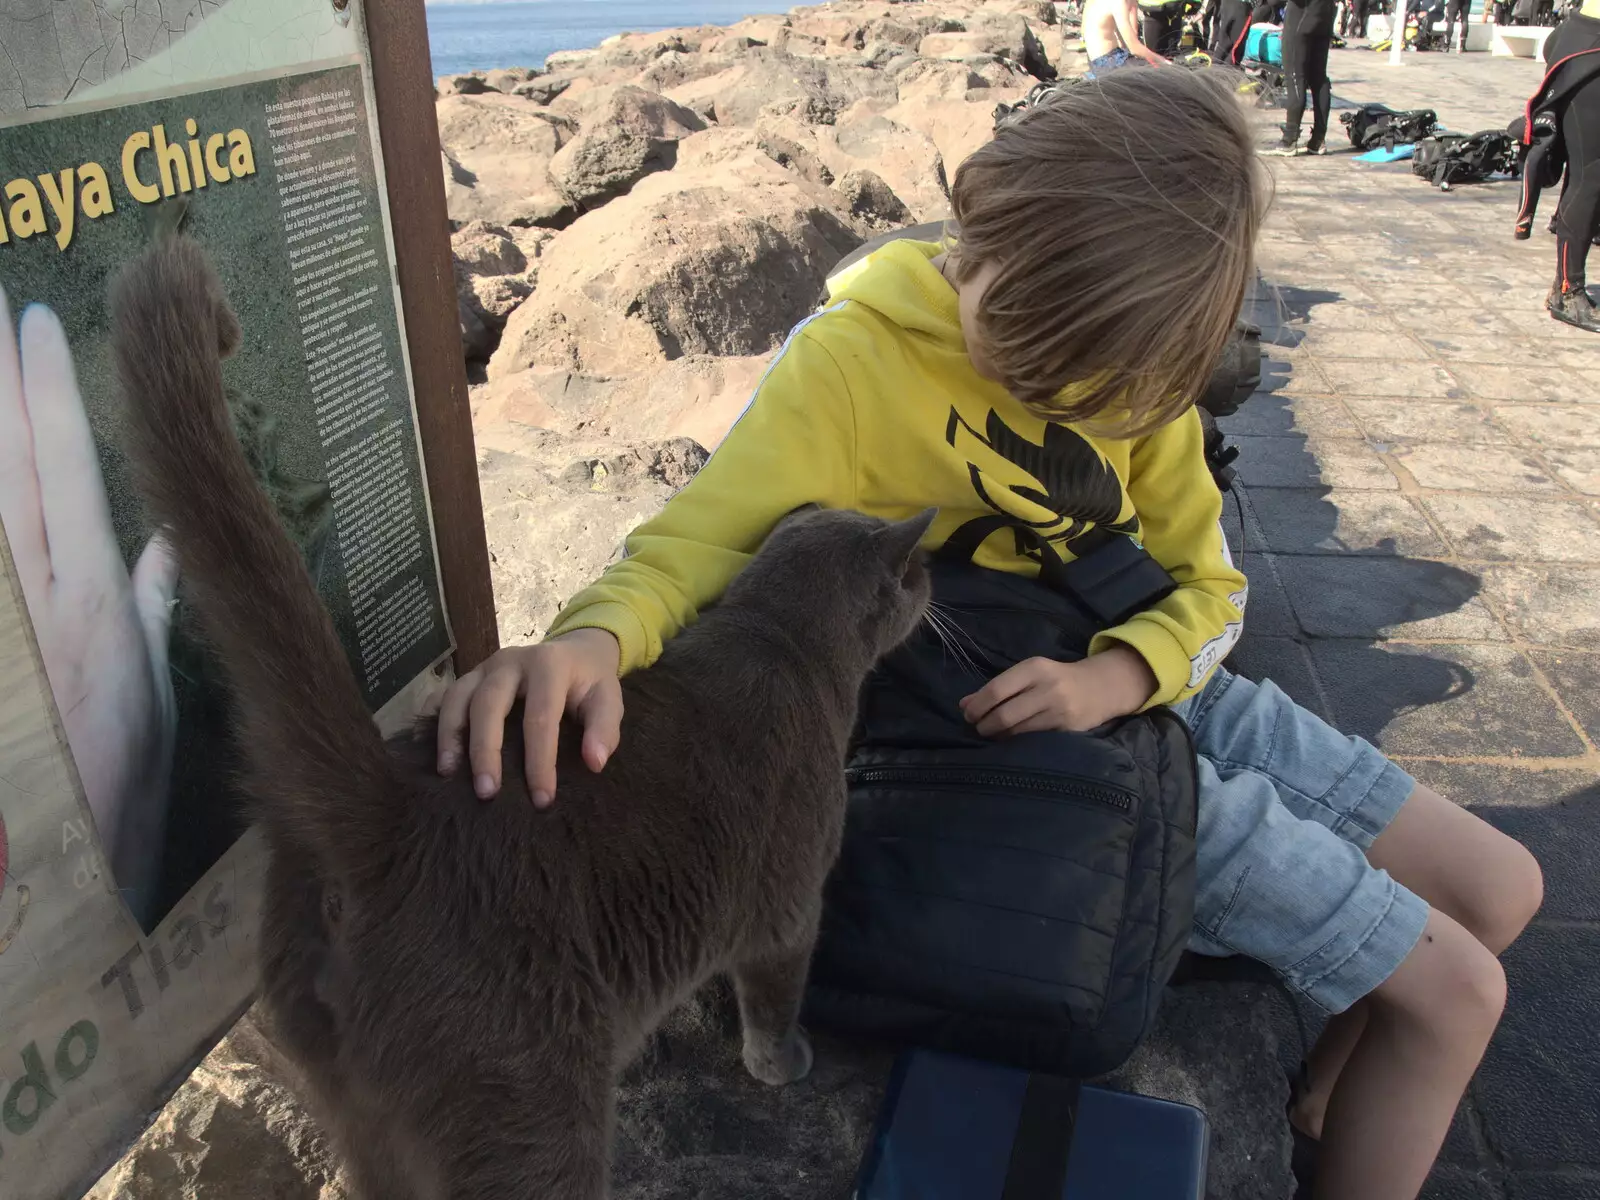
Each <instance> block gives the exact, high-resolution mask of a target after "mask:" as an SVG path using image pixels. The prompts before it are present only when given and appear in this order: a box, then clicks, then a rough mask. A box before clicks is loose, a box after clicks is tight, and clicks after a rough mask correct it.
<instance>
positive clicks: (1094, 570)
mask: <svg viewBox="0 0 1600 1200" xmlns="http://www.w3.org/2000/svg"><path fill="white" fill-rule="evenodd" d="M1002 529H1010V530H1012V531H1013V532H1014V534H1015V535H1016V538H1017V542H1018V549H1019V550H1021V549H1023V548H1024V547H1026V548H1027V549H1029V550H1031V551H1032V552H1033V554H1034V556H1035V557H1036V558H1037V559H1038V562H1039V580H1040V582H1042V583H1043V584H1045V585H1046V586H1047V587H1049V588H1050V589H1051V590H1053V591H1055V592H1058V593H1060V594H1061V595H1063V596H1065V597H1066V598H1067V599H1068V600H1070V601H1072V603H1073V605H1074V606H1075V607H1077V608H1078V609H1079V610H1080V611H1081V612H1083V614H1084V615H1085V616H1087V617H1089V618H1090V619H1091V620H1093V621H1094V622H1095V624H1096V625H1097V626H1098V627H1099V628H1101V629H1109V628H1111V627H1112V626H1114V625H1120V624H1122V623H1123V622H1124V621H1126V620H1127V619H1128V618H1129V617H1131V616H1133V615H1134V613H1138V612H1143V611H1144V610H1145V609H1147V608H1150V607H1151V606H1152V605H1155V604H1158V603H1160V602H1161V601H1162V600H1164V599H1166V598H1167V597H1168V596H1170V595H1171V594H1172V593H1173V592H1174V591H1175V590H1176V589H1177V586H1178V583H1177V580H1175V579H1173V578H1172V576H1171V574H1170V573H1168V571H1167V569H1166V568H1165V567H1163V566H1162V565H1161V564H1160V563H1158V562H1157V561H1156V560H1155V559H1154V558H1152V557H1150V552H1149V551H1148V550H1146V549H1145V548H1144V547H1143V546H1141V545H1139V543H1138V542H1136V541H1134V540H1133V539H1132V538H1131V537H1129V536H1128V535H1127V534H1123V533H1115V532H1113V531H1111V530H1109V529H1106V528H1105V527H1104V526H1097V527H1095V528H1094V529H1091V530H1089V531H1088V532H1087V533H1084V534H1082V535H1080V536H1079V537H1076V538H1074V539H1073V540H1072V550H1073V553H1074V555H1075V557H1074V558H1073V559H1072V560H1071V561H1070V562H1068V561H1065V560H1063V559H1062V557H1061V555H1060V554H1059V553H1058V552H1057V551H1056V548H1055V547H1054V546H1053V545H1051V544H1050V543H1049V542H1048V541H1047V540H1046V539H1045V538H1044V537H1043V536H1042V535H1041V534H1040V533H1039V531H1038V530H1037V529H1034V528H1033V527H1032V526H1029V525H1024V524H1022V523H1020V522H1018V521H1016V520H1014V519H1013V518H1011V517H1006V516H1001V515H999V514H996V515H994V516H991V517H983V518H980V519H979V520H976V521H968V522H967V523H966V524H965V525H963V526H961V528H959V529H957V530H956V531H955V532H954V533H953V534H951V536H950V538H949V539H948V540H947V541H946V542H945V544H944V545H943V546H941V547H940V548H939V549H938V550H937V551H936V552H935V555H936V557H940V558H944V559H947V560H953V561H958V562H972V561H973V557H974V555H975V554H976V553H977V550H978V547H979V546H981V545H983V543H984V542H986V541H987V540H988V539H989V538H990V537H992V536H993V535H994V534H996V533H998V532H999V531H1000V530H1002Z"/></svg>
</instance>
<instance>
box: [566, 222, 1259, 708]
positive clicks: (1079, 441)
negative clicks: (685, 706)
mask: <svg viewBox="0 0 1600 1200" xmlns="http://www.w3.org/2000/svg"><path fill="white" fill-rule="evenodd" d="M940 249H941V248H940V247H939V246H938V245H937V244H934V243H919V242H910V241H906V240H901V241H896V242H890V243H889V244H887V245H886V246H884V247H883V248H882V249H880V250H877V251H875V252H874V253H873V254H871V255H869V256H868V257H866V258H864V259H862V260H861V261H860V262H858V263H856V264H855V265H854V266H852V267H851V268H850V269H849V270H847V271H845V272H843V273H841V275H839V276H838V277H836V278H835V279H834V280H833V281H832V283H831V285H830V292H829V301H830V302H829V305H828V306H827V307H826V308H824V309H823V310H822V311H820V312H818V313H816V314H815V315H813V316H811V317H809V318H807V319H806V320H805V321H803V322H801V323H800V325H798V326H796V328H795V329H794V331H793V332H792V333H791V334H790V335H789V340H788V341H787V342H786V343H784V346H783V348H782V349H781V350H780V351H779V352H778V354H777V357H775V358H774V359H773V360H772V363H771V365H770V366H769V367H768V368H767V372H766V374H765V376H763V378H762V380H761V382H760V384H759V385H758V386H757V388H756V392H755V395H754V396H753V397H752V399H751V401H750V405H749V407H748V408H747V409H746V410H745V413H744V415H743V416H742V417H741V418H740V419H739V421H738V422H737V423H736V424H735V425H734V427H733V429H732V430H731V431H730V432H729V433H728V436H727V438H726V440H724V441H723V443H722V445H721V446H720V448H718V450H717V452H716V453H715V454H714V455H713V456H712V457H711V460H710V462H708V463H707V464H706V465H705V467H704V468H703V469H702V470H701V472H700V474H699V475H698V476H696V477H695V479H694V480H693V481H692V482H691V483H690V484H689V485H688V486H687V487H685V488H684V489H683V490H682V491H681V492H679V493H678V494H677V495H676V496H674V497H673V498H672V499H671V500H670V501H669V502H668V503H667V506H666V507H665V508H664V509H663V510H662V512H661V514H660V515H659V516H658V517H656V518H655V519H654V520H652V521H649V522H647V523H646V524H644V525H642V526H640V527H639V529H638V530H636V531H635V532H634V534H633V536H632V537H630V538H629V539H628V544H627V557H626V558H624V559H623V560H622V561H621V562H619V563H617V564H616V565H615V566H613V567H611V569H610V570H608V571H607V572H606V573H605V574H604V576H602V577H601V578H600V579H599V580H598V581H597V582H596V583H595V584H594V585H593V586H591V587H589V588H586V589H585V590H584V591H582V592H580V593H579V594H578V595H577V596H575V597H574V598H573V599H572V601H571V602H570V603H569V604H568V605H567V607H566V608H565V609H564V610H563V611H562V613H561V615H560V616H559V617H558V618H557V619H556V622H555V624H554V625H553V626H552V627H551V630H550V636H552V637H554V636H556V635H557V634H560V633H566V632H568V631H570V630H573V629H580V628H599V629H605V630H609V631H610V632H611V633H613V634H615V635H616V638H617V640H618V642H620V643H621V645H622V670H623V671H624V672H628V671H632V670H636V669H638V668H640V667H644V666H648V665H649V664H650V663H652V662H654V661H655V660H656V658H657V657H658V656H659V655H660V654H661V647H662V643H663V642H664V641H665V640H666V639H667V638H670V637H672V636H673V634H675V633H676V632H677V631H678V630H680V629H682V628H683V627H684V626H685V625H687V624H689V623H690V622H692V621H693V620H694V619H695V617H696V614H697V613H698V612H699V611H700V609H702V608H704V607H705V606H706V605H709V604H712V603H713V602H715V601H716V600H717V598H718V597H719V596H720V595H721V594H722V591H723V589H724V588H725V587H726V586H727V584H728V581H729V580H730V579H732V578H733V576H734V575H735V574H736V573H737V572H738V571H739V569H740V568H741V567H742V566H743V565H744V564H745V562H746V561H747V560H748V559H749V557H750V555H751V554H753V553H754V552H755V550H756V549H757V548H758V547H759V546H760V545H761V542H762V540H763V539H764V538H765V537H766V535H767V534H768V533H769V532H770V531H771V529H772V527H773V526H774V525H775V524H777V522H778V520H779V519H780V518H782V517H783V516H784V514H786V513H788V512H790V511H792V510H793V509H795V508H797V507H799V506H800V505H802V504H805V503H807V502H815V503H818V504H821V505H823V506H824V507H827V508H853V509H857V510H859V511H861V512H866V513H872V514H874V515H878V516H883V517H887V518H891V519H900V518H904V517H909V516H911V515H913V514H915V513H917V512H920V511H922V510H923V509H925V508H928V507H930V506H934V505H937V506H938V508H939V517H938V520H937V521H935V522H934V525H933V527H932V528H931V529H930V530H929V531H928V535H927V537H926V539H925V540H924V543H923V545H924V548H925V549H933V548H935V547H937V546H940V545H942V544H943V543H944V542H945V540H946V539H947V538H948V537H950V536H951V535H952V534H953V533H954V532H955V531H956V530H958V529H960V528H961V527H962V526H963V525H966V524H967V523H968V522H969V521H980V520H983V519H985V518H992V517H993V516H995V515H996V514H1007V515H1010V516H1012V517H1015V518H1017V519H1019V520H1020V521H1023V522H1026V523H1028V524H1030V525H1032V526H1033V527H1034V528H1035V529H1037V530H1038V531H1039V532H1040V533H1041V534H1042V535H1043V536H1045V537H1046V538H1047V539H1048V540H1049V541H1050V543H1051V544H1052V545H1053V546H1054V547H1055V548H1056V549H1057V551H1058V552H1059V553H1060V554H1061V556H1062V557H1063V558H1065V559H1070V558H1072V557H1073V554H1072V541H1073V539H1074V538H1076V537H1078V536H1079V535H1081V534H1082V533H1084V532H1085V531H1086V530H1088V529H1091V528H1094V527H1095V526H1096V525H1101V524H1105V525H1108V526H1109V527H1110V528H1112V529H1114V530H1117V531H1120V532H1124V533H1127V534H1129V535H1130V536H1133V537H1134V538H1135V539H1136V540H1138V541H1140V542H1142V544H1143V545H1144V546H1145V548H1146V549H1147V550H1148V551H1149V552H1150V553H1151V555H1153V556H1154V557H1155V559H1156V560H1157V561H1158V562H1160V563H1161V565H1162V566H1164V567H1166V569H1167V570H1168V571H1169V572H1170V573H1171V574H1172V576H1173V578H1174V579H1176V580H1177V582H1178V585H1179V586H1178V588H1177V590H1176V591H1175V592H1173V593H1172V594H1171V595H1170V596H1168V597H1167V598H1166V599H1165V600H1163V601H1161V603H1159V604H1157V605H1156V606H1155V607H1153V608H1150V609H1148V610H1146V611H1144V612H1141V613H1139V614H1137V615H1136V616H1134V617H1133V618H1132V619H1130V620H1129V621H1127V622H1126V623H1124V624H1122V625H1119V626H1117V627H1116V628H1114V629H1109V630H1107V631H1105V632H1104V633H1102V634H1100V635H1099V636H1098V637H1097V638H1096V639H1095V642H1094V644H1093V646H1092V647H1091V650H1092V651H1094V652H1098V651H1099V650H1102V649H1104V648H1105V647H1106V646H1107V645H1108V644H1110V643H1112V642H1121V643H1125V644H1127V645H1129V646H1131V647H1133V648H1134V649H1135V650H1137V651H1138V652H1139V653H1140V654H1141V655H1142V656H1143V657H1144V658H1145V660H1146V661H1147V662H1148V663H1149V664H1150V666H1151V669H1152V670H1153V671H1154V672H1155V676H1156V679H1157V681H1158V686H1157V689H1156V694H1155V697H1154V698H1153V699H1152V701H1151V703H1152V704H1168V703H1172V702H1174V701H1177V700H1179V699H1181V698H1182V697H1184V696H1186V695H1189V694H1190V693H1192V692H1193V691H1195V690H1196V689H1197V688H1199V687H1200V686H1201V685H1202V684H1203V683H1204V682H1205V681H1206V679H1207V678H1208V677H1209V675H1210V674H1211V672H1212V669H1213V668H1214V667H1215V666H1216V665H1217V664H1218V663H1219V662H1221V661H1222V659H1223V658H1224V657H1225V656H1226V654H1227V653H1228V651H1229V650H1230V649H1231V648H1232V646H1233V644H1234V642H1235V641H1237V640H1238V637H1239V630H1240V626H1241V623H1242V620H1243V613H1244V605H1245V596H1246V585H1245V580H1244V576H1243V575H1241V574H1240V573H1239V572H1238V571H1236V570H1235V569H1234V567H1233V564H1232V562H1231V561H1230V559H1229V555H1228V549H1227V544H1226V542H1225V541H1224V540H1223V537H1222V530H1221V525H1220V523H1219V522H1220V517H1221V512H1222V498H1221V496H1220V495H1219V494H1218V492H1217V489H1216V487H1215V485H1214V484H1213V483H1212V482H1211V479H1210V476H1209V474H1208V472H1207V469H1206V465H1205V460H1204V455H1203V451H1202V434H1201V429H1200V420H1199V417H1198V415H1197V414H1195V413H1194V412H1193V411H1190V412H1187V413H1185V414H1184V415H1183V416H1182V417H1181V418H1179V419H1178V420H1176V421H1174V422H1172V423H1171V424H1169V425H1167V426H1165V427H1163V428H1162V429H1160V430H1158V431H1157V432H1155V433H1153V434H1151V435H1149V436H1147V437H1142V438H1135V439H1111V438H1097V437H1095V436H1093V435H1091V434H1089V433H1088V432H1086V431H1084V430H1083V429H1081V428H1077V427H1074V426H1070V425H1061V424H1056V423H1052V422H1047V421H1043V420H1041V419H1039V418H1038V417H1035V416H1032V415H1030V414H1029V413H1028V411H1027V410H1026V409H1024V408H1023V407H1022V405H1021V404H1020V403H1018V402H1017V401H1016V400H1015V399H1014V398H1013V397H1012V396H1011V394H1010V393H1009V392H1007V391H1006V390H1005V389H1004V388H1003V387H1001V386H1000V385H999V384H996V383H992V382H990V381H988V380H986V379H984V378H982V377H981V376H979V375H978V374H977V373H976V372H975V371H974V370H973V368H972V364H971V362H970V361H969V359H968V358H967V354H966V349H965V344H964V341H963V339H962V334H961V321H960V315H959V311H958V307H957V296H956V292H955V289H953V288H952V287H951V286H950V285H949V284H948V283H947V282H945V279H944V277H943V276H942V275H941V274H940V273H939V271H938V269H937V268H936V267H935V266H934V265H933V262H932V260H933V258H934V257H936V256H937V255H938V254H939V252H940ZM974 561H976V562H977V563H979V564H980V565H982V566H986V567H993V568H997V569H1000V570H1006V571H1015V572H1018V573H1023V574H1029V575H1036V574H1037V573H1038V564H1037V563H1036V562H1035V561H1033V560H1032V559H1029V558H1028V557H1026V556H1025V555H1023V554H1021V553H1019V550H1018V546H1017V538H1016V536H1015V534H1014V533H1013V532H1012V531H1011V530H1001V531H1000V532H998V533H996V534H995V535H994V536H991V537H989V538H988V539H987V540H985V541H984V542H983V543H982V545H981V546H980V547H979V549H978V551H977V553H976V554H975V555H974Z"/></svg>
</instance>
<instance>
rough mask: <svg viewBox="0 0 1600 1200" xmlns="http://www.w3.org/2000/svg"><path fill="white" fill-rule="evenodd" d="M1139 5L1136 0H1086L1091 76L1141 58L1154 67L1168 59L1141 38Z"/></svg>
mask: <svg viewBox="0 0 1600 1200" xmlns="http://www.w3.org/2000/svg"><path fill="white" fill-rule="evenodd" d="M1138 13H1139V9H1138V6H1137V5H1136V4H1135V3H1134V0H1086V2H1085V4H1084V6H1083V49H1084V53H1085V54H1087V55H1088V56H1089V74H1088V77H1089V78H1090V79H1097V78H1099V77H1101V76H1103V75H1108V74H1110V73H1111V72H1112V71H1115V70H1116V69H1117V68H1119V67H1125V66H1128V65H1129V64H1130V63H1133V62H1134V61H1135V60H1136V59H1142V60H1143V61H1144V62H1147V63H1149V64H1150V65H1151V66H1154V67H1164V66H1166V65H1167V60H1166V59H1164V58H1162V57H1161V55H1159V54H1157V53H1156V52H1155V51H1154V50H1152V49H1150V48H1149V47H1148V46H1146V45H1145V44H1144V43H1143V42H1141V41H1140V40H1139V21H1138Z"/></svg>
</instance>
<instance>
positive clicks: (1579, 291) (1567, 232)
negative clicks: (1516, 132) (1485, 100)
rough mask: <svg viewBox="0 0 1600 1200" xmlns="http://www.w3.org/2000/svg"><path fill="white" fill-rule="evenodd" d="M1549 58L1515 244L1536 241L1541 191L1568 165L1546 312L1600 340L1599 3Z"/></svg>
mask: <svg viewBox="0 0 1600 1200" xmlns="http://www.w3.org/2000/svg"><path fill="white" fill-rule="evenodd" d="M1544 53H1545V61H1546V62H1548V63H1550V64H1551V65H1550V69H1549V70H1548V72H1546V74H1545V77H1544V81H1543V83H1541V84H1540V86H1539V90H1538V91H1537V92H1536V93H1534V96H1533V98H1532V99H1531V100H1529V101H1528V109H1527V114H1526V116H1525V118H1524V120H1523V128H1522V132H1523V140H1524V144H1525V145H1528V146H1530V147H1531V149H1530V150H1529V152H1528V154H1527V161H1526V163H1525V164H1524V167H1523V172H1522V175H1523V185H1522V209H1521V211H1520V212H1518V214H1517V226H1516V236H1517V237H1519V238H1526V237H1529V236H1530V235H1531V232H1532V226H1533V215H1534V210H1535V208H1536V207H1537V205H1538V203H1539V189H1540V187H1541V186H1548V185H1549V184H1551V183H1553V182H1554V180H1555V179H1556V178H1557V177H1559V175H1560V171H1561V164H1562V162H1565V164H1566V178H1567V182H1566V184H1565V185H1564V186H1563V187H1562V189H1561V201H1560V203H1559V204H1558V205H1557V206H1556V219H1555V222H1554V228H1555V235H1556V279H1555V285H1554V286H1553V287H1552V288H1551V289H1550V295H1549V297H1548V298H1547V299H1546V300H1545V307H1546V308H1548V309H1549V310H1550V315H1551V316H1553V317H1554V318H1555V319H1556V320H1558V321H1565V322H1566V323H1567V324H1568V325H1575V326H1577V327H1578V328H1579V329H1587V330H1589V331H1590V332H1591V333H1600V308H1596V306H1595V304H1594V302H1593V300H1591V299H1590V297H1589V293H1588V291H1587V288H1586V283H1587V280H1586V277H1585V274H1584V271H1585V267H1586V266H1587V262H1588V258H1589V246H1590V244H1591V242H1592V241H1593V239H1594V238H1595V236H1596V235H1597V234H1600V0H1584V3H1583V4H1582V5H1581V6H1580V7H1579V8H1578V10H1577V11H1575V12H1573V13H1571V14H1570V15H1569V16H1568V17H1567V18H1566V20H1564V21H1562V22H1561V24H1560V26H1559V27H1558V28H1557V29H1556V31H1555V32H1554V33H1552V34H1551V35H1550V38H1549V40H1548V41H1546V42H1545V52H1544ZM1540 134H1543V135H1544V136H1542V137H1541V136H1539V135H1540Z"/></svg>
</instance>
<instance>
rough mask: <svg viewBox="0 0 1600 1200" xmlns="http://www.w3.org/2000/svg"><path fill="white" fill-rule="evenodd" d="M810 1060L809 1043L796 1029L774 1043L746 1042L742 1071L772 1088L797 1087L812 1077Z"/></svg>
mask: <svg viewBox="0 0 1600 1200" xmlns="http://www.w3.org/2000/svg"><path fill="white" fill-rule="evenodd" d="M813 1059H814V1056H813V1054H812V1053H811V1039H810V1038H808V1037H807V1036H806V1034H805V1030H803V1029H801V1028H800V1027H799V1026H796V1027H795V1028H794V1029H792V1030H790V1032H789V1036H788V1037H786V1038H784V1039H783V1040H782V1041H781V1042H777V1043H772V1042H756V1041H752V1040H750V1039H748V1038H747V1039H745V1043H744V1065H745V1069H746V1070H748V1071H749V1072H750V1074H751V1075H753V1076H755V1077H756V1078H757V1079H759V1080H760V1081H761V1082H762V1083H770V1084H772V1086H774V1087H779V1086H781V1085H783V1084H785V1083H798V1082H799V1081H800V1080H802V1079H804V1078H805V1077H806V1076H807V1075H809V1074H811V1064H812V1061H813Z"/></svg>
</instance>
